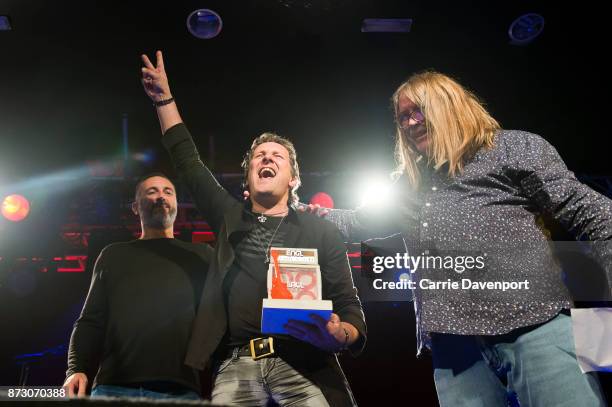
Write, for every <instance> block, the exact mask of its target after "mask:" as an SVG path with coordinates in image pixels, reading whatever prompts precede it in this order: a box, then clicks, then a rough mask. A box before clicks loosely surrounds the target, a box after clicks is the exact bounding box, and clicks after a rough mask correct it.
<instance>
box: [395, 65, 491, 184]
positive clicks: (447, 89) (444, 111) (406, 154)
mask: <svg viewBox="0 0 612 407" xmlns="http://www.w3.org/2000/svg"><path fill="white" fill-rule="evenodd" d="M401 96H406V97H407V98H409V99H410V100H411V101H412V102H414V103H415V104H416V105H417V106H419V108H420V109H421V111H422V112H423V114H424V116H425V125H426V127H427V135H428V137H429V146H428V149H427V154H426V156H427V157H424V158H425V159H427V160H429V162H430V163H431V164H432V165H433V167H434V168H435V169H439V168H440V167H442V166H443V165H445V164H447V165H448V175H449V176H451V177H452V176H455V175H457V174H458V173H460V172H461V171H462V170H463V165H464V164H465V160H466V159H467V158H468V157H470V156H471V155H472V154H474V153H475V152H476V151H477V150H478V149H480V148H481V147H487V148H490V147H492V146H493V139H494V137H495V133H496V132H497V130H499V129H500V125H499V123H498V122H497V120H495V119H494V118H493V117H491V115H490V114H489V113H488V112H487V110H486V109H485V108H484V106H483V104H482V102H481V101H480V100H479V99H478V97H477V96H476V95H474V94H473V93H472V92H470V91H469V90H467V89H465V88H464V87H463V86H461V85H460V84H459V83H457V82H456V81H455V80H453V79H451V78H450V77H448V76H446V75H444V74H441V73H439V72H435V71H425V72H421V73H418V74H415V75H412V76H411V77H410V78H408V80H407V81H405V82H404V83H402V84H401V85H400V87H399V88H397V90H396V91H395V93H394V94H393V97H392V102H393V108H394V111H395V116H396V117H397V113H398V106H399V99H400V97H401ZM395 155H396V160H397V168H396V171H395V175H396V176H399V175H405V176H406V177H407V179H408V182H409V183H410V184H411V185H412V186H413V187H415V188H416V187H418V185H419V183H420V178H421V176H420V173H419V170H418V167H417V165H416V163H417V160H418V159H419V156H420V154H419V152H418V151H416V150H415V149H414V147H413V146H412V145H411V144H410V142H407V140H406V139H405V136H404V132H403V131H402V129H401V128H400V127H399V124H398V125H397V126H396V142H395Z"/></svg>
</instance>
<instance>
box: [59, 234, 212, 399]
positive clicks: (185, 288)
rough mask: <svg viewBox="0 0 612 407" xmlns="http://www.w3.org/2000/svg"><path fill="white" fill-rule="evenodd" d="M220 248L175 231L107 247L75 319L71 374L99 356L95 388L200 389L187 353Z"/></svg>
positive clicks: (87, 368)
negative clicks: (174, 235)
mask: <svg viewBox="0 0 612 407" xmlns="http://www.w3.org/2000/svg"><path fill="white" fill-rule="evenodd" d="M212 252H213V249H212V248H211V247H210V246H208V245H206V244H193V243H187V242H183V241H180V240H177V239H169V238H161V239H150V240H135V241H131V242H126V243H115V244H112V245H109V246H107V247H106V248H105V249H104V250H103V251H102V252H101V253H100V256H99V257H98V259H97V261H96V264H95V266H94V270H93V276H92V280H91V286H90V288H89V293H88V295H87V299H86V300H85V305H84V306H83V310H82V312H81V315H80V317H79V318H78V320H77V321H76V323H75V325H74V329H73V332H72V336H71V338H70V347H69V351H68V371H67V375H68V376H69V375H71V374H73V373H76V372H83V373H88V372H91V371H92V370H95V368H96V366H95V364H96V363H97V361H99V369H98V372H97V375H96V378H95V381H94V387H95V386H96V385H98V384H114V385H129V384H133V383H142V382H165V383H171V384H176V385H179V386H182V387H187V388H190V389H193V390H195V391H197V392H198V393H199V392H200V385H199V377H198V375H197V374H196V372H195V371H194V370H193V369H192V368H190V367H188V366H186V365H185V364H184V359H185V354H186V349H187V343H188V340H189V336H190V334H191V325H192V322H193V319H194V317H195V314H196V309H197V306H198V303H199V300H200V295H201V292H202V287H203V284H204V280H205V276H206V272H207V270H208V265H209V262H210V259H211V256H212Z"/></svg>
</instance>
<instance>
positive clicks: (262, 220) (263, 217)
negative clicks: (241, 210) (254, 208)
mask: <svg viewBox="0 0 612 407" xmlns="http://www.w3.org/2000/svg"><path fill="white" fill-rule="evenodd" d="M285 212H287V213H289V209H285V210H284V211H281V212H277V213H268V214H267V216H266V214H264V213H263V212H262V213H260V214H259V216H258V217H257V220H258V221H259V222H261V223H264V222H265V221H267V220H268V216H276V215H280V214H281V213H284V214H285V215H284V216H283V218H284V217H285V216H287V213H285Z"/></svg>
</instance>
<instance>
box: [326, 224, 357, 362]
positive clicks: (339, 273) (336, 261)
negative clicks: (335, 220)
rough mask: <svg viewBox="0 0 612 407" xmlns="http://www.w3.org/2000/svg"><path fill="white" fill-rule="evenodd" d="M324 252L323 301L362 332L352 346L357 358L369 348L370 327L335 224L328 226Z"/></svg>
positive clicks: (343, 319)
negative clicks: (367, 346)
mask: <svg viewBox="0 0 612 407" xmlns="http://www.w3.org/2000/svg"><path fill="white" fill-rule="evenodd" d="M324 227H325V232H324V235H323V242H322V244H323V249H322V253H321V257H320V260H319V261H320V265H321V275H322V278H323V289H324V292H323V298H325V299H330V300H332V302H333V306H334V313H336V314H338V316H339V317H340V320H341V321H344V322H348V323H350V324H351V325H353V326H354V327H355V328H357V331H359V339H358V340H357V341H356V342H355V343H353V345H351V347H350V351H351V353H352V354H353V355H355V356H357V355H359V354H360V353H361V352H362V351H363V348H364V346H365V343H366V335H367V328H366V323H365V316H364V314H363V309H362V308H361V301H360V300H359V297H358V296H357V288H355V285H354V284H353V276H352V274H351V268H350V265H349V261H348V257H347V254H346V245H345V244H344V241H343V240H342V237H341V235H340V232H339V231H338V230H337V229H336V228H335V227H333V226H332V225H330V224H328V225H324Z"/></svg>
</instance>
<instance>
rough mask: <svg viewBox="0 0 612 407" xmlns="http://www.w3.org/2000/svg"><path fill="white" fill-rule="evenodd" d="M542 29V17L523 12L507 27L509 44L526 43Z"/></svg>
mask: <svg viewBox="0 0 612 407" xmlns="http://www.w3.org/2000/svg"><path fill="white" fill-rule="evenodd" d="M542 30H544V17H542V16H541V15H539V14H536V13H529V14H524V15H522V16H520V17H519V18H517V19H516V20H514V21H513V22H512V24H510V28H509V29H508V35H509V36H510V44H512V45H526V44H529V43H530V42H531V41H533V40H534V39H535V38H536V37H537V36H538V35H540V34H541V33H542Z"/></svg>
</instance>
